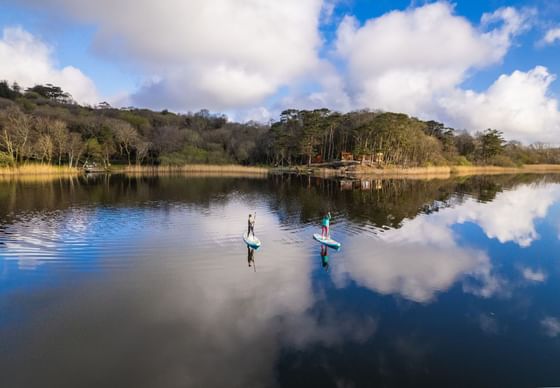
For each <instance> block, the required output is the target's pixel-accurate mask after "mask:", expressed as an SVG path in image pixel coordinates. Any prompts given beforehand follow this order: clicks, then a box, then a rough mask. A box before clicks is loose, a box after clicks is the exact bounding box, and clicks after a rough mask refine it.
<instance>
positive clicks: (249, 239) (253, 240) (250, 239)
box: [243, 232, 261, 248]
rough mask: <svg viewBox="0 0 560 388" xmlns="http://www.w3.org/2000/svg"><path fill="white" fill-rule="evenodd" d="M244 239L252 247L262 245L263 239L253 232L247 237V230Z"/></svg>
mask: <svg viewBox="0 0 560 388" xmlns="http://www.w3.org/2000/svg"><path fill="white" fill-rule="evenodd" d="M243 241H245V244H247V246H249V247H250V248H258V247H260V246H261V240H259V239H258V238H256V237H255V236H253V235H252V234H251V236H249V237H247V232H245V233H243Z"/></svg>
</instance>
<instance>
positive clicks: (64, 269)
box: [0, 175, 560, 388]
mask: <svg viewBox="0 0 560 388" xmlns="http://www.w3.org/2000/svg"><path fill="white" fill-rule="evenodd" d="M329 209H330V210H331V212H332V213H333V222H332V235H333V237H334V238H336V239H337V240H339V241H340V242H341V243H342V249H341V250H340V251H338V252H337V251H334V250H332V249H329V251H328V252H321V248H320V246H319V245H318V244H317V243H316V242H315V241H313V240H312V238H311V236H312V234H313V233H314V232H316V231H319V226H318V225H319V222H320V217H321V212H323V211H325V210H329ZM252 211H256V212H257V219H256V221H257V223H256V234H257V236H258V237H259V238H260V239H261V240H262V241H263V246H262V247H261V249H259V250H258V251H256V252H251V251H248V249H247V247H246V246H245V245H244V244H243V242H242V239H241V234H242V233H243V231H244V230H245V227H246V219H247V215H248V214H249V212H252ZM559 235H560V177H558V176H537V175H535V176H496V177H472V178H461V179H454V180H432V181H420V180H416V181H414V180H384V181H364V182H361V183H360V182H354V183H351V182H350V183H349V182H340V181H336V180H320V179H312V178H300V177H295V176H292V177H288V176H284V177H281V176H277V177H269V178H264V179H250V178H224V177H159V178H158V177H149V178H146V177H145V178H127V177H122V176H120V177H119V176H112V177H110V178H109V177H97V178H91V177H90V178H87V179H86V178H80V179H74V180H65V179H55V180H50V181H43V182H25V181H16V182H7V181H4V182H0V386H1V387H3V388H12V387H16V388H19V387H22V388H34V387H57V388H58V387H243V388H247V387H277V386H279V387H312V386H314V387H378V386H379V387H397V386H398V387H400V386H454V387H475V386H492V387H497V386H502V387H506V386H508V387H536V386H559V385H560V300H559V298H560V252H559V248H560V242H559Z"/></svg>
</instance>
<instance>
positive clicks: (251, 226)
mask: <svg viewBox="0 0 560 388" xmlns="http://www.w3.org/2000/svg"><path fill="white" fill-rule="evenodd" d="M255 218H257V213H255V215H254V216H253V215H252V214H249V221H248V229H247V238H249V235H250V234H251V233H252V234H253V237H255Z"/></svg>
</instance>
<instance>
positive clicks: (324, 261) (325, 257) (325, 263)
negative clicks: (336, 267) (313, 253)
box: [321, 244, 329, 271]
mask: <svg viewBox="0 0 560 388" xmlns="http://www.w3.org/2000/svg"><path fill="white" fill-rule="evenodd" d="M321 266H322V267H323V269H324V270H325V271H328V270H329V248H328V247H327V246H326V245H322V244H321Z"/></svg>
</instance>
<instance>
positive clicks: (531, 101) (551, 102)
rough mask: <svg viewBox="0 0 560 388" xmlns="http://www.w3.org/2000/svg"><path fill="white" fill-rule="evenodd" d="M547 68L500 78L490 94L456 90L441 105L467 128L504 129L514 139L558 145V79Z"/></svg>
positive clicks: (559, 127) (449, 114) (492, 86)
mask: <svg viewBox="0 0 560 388" xmlns="http://www.w3.org/2000/svg"><path fill="white" fill-rule="evenodd" d="M555 78H556V77H555V76H554V75H552V74H550V73H549V72H548V70H547V69H546V68H545V67H542V66H537V67H535V68H534V69H532V70H530V71H528V72H522V71H515V72H513V73H512V74H510V75H502V76H500V77H499V78H498V79H497V80H496V82H494V83H493V84H492V85H491V86H490V88H488V90H487V91H485V92H482V93H476V92H474V91H472V90H460V89H456V90H455V91H454V92H452V93H450V94H449V95H447V96H445V97H442V98H441V99H440V100H439V102H440V105H441V106H442V108H443V109H444V110H445V113H446V114H447V115H448V116H449V117H451V118H452V119H453V120H455V121H456V122H459V123H462V125H463V126H465V127H467V128H470V129H475V130H483V129H486V128H497V129H500V130H503V131H504V132H505V134H506V136H507V137H508V138H510V139H516V140H521V141H525V142H533V141H537V140H538V141H544V142H552V143H557V142H558V135H560V111H559V110H558V108H559V107H558V100H556V99H555V98H553V97H551V96H549V92H548V91H549V86H550V84H551V83H552V82H553V81H554V80H555Z"/></svg>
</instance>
